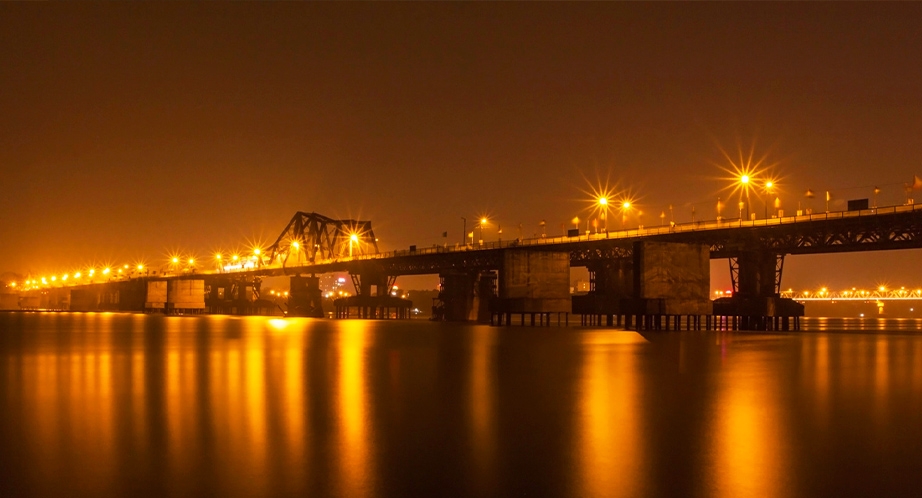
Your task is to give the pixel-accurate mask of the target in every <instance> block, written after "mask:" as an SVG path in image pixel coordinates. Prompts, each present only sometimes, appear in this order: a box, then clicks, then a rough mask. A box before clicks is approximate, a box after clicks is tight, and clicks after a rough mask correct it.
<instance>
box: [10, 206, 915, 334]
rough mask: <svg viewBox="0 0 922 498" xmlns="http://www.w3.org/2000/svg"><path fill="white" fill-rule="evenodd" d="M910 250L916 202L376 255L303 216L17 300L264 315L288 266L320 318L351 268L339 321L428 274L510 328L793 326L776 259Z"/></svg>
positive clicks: (447, 309)
mask: <svg viewBox="0 0 922 498" xmlns="http://www.w3.org/2000/svg"><path fill="white" fill-rule="evenodd" d="M918 247H922V208H920V207H917V206H916V205H914V204H908V205H900V206H888V207H880V208H874V209H859V210H853V211H841V212H827V213H820V214H806V215H797V216H787V217H772V218H767V219H753V220H744V219H722V220H710V221H699V222H691V223H681V224H669V225H662V226H656V227H638V228H636V229H630V230H619V231H612V232H609V231H605V230H596V231H593V232H583V233H574V231H571V232H570V233H569V234H568V235H567V236H560V237H537V238H530V239H515V240H509V241H497V242H490V243H485V244H484V243H481V244H455V245H448V244H443V245H438V246H434V247H427V248H417V247H415V246H410V247H408V248H407V249H404V250H396V251H390V252H380V251H378V248H377V239H376V238H375V234H374V231H373V230H372V226H371V222H370V221H362V220H336V219H332V218H329V217H326V216H323V215H319V214H317V213H306V212H299V213H296V214H295V216H294V217H293V218H292V219H291V220H290V221H289V223H288V224H287V225H286V226H285V228H284V229H283V230H282V232H281V233H280V235H279V236H278V238H277V239H276V241H275V242H274V243H273V244H272V245H270V246H269V248H268V249H267V250H265V251H260V250H257V251H255V254H254V255H252V256H247V257H246V258H243V259H240V260H238V261H228V262H226V264H225V263H223V262H222V266H221V267H220V268H216V269H215V270H214V271H204V272H203V271H195V270H192V271H187V272H180V273H172V272H167V273H166V274H164V273H163V272H161V273H160V274H159V275H158V274H157V272H153V274H151V272H150V271H148V272H147V273H146V274H144V275H143V276H139V275H137V274H136V275H135V278H125V277H122V278H115V275H110V276H109V278H107V279H106V282H105V283H103V282H100V283H93V284H79V283H76V282H77V279H76V278H74V279H71V281H70V282H71V285H69V286H57V287H56V286H54V285H48V283H47V282H46V283H44V284H36V282H35V281H31V282H27V285H26V286H24V287H23V289H22V292H23V296H24V299H25V306H23V307H44V308H48V307H51V308H55V307H59V308H65V303H66V309H74V310H93V309H118V310H126V311H142V310H146V311H165V312H171V311H172V312H182V311H188V312H201V311H208V312H212V313H251V312H270V311H271V310H270V309H268V307H269V305H267V304H266V303H265V302H261V300H260V293H259V287H260V281H261V279H263V278H265V277H269V276H288V277H289V278H290V282H291V287H290V294H289V296H288V303H287V307H288V309H287V311H288V313H289V314H291V315H302V316H324V310H323V309H322V305H321V299H320V296H321V291H320V288H319V279H318V277H317V275H319V274H324V273H329V272H348V273H349V274H350V275H351V277H352V280H353V284H354V286H355V295H354V296H349V297H346V298H342V299H339V300H337V301H336V304H335V306H336V312H335V313H336V316H337V317H341V318H348V317H353V316H356V317H360V318H383V317H397V318H403V317H406V316H407V310H408V309H409V302H408V301H406V300H402V299H399V298H396V297H394V296H391V295H390V292H389V291H390V289H391V286H392V285H393V283H394V281H395V279H396V278H397V277H398V276H401V275H421V274H437V275H439V277H440V282H441V286H440V290H441V292H440V295H439V300H438V302H437V303H436V305H435V306H434V310H433V311H434V316H435V317H436V318H438V319H445V320H478V321H482V322H491V323H499V324H502V323H505V324H508V323H510V321H511V320H512V317H513V315H517V316H518V317H519V318H520V319H521V322H522V323H525V319H526V317H528V318H529V319H530V321H531V323H534V322H535V320H536V319H537V320H538V323H539V324H543V323H549V322H550V320H551V317H552V316H554V315H556V316H557V318H558V320H560V317H561V315H564V316H566V315H568V314H569V313H573V314H577V315H580V316H581V317H582V321H583V323H587V324H603V321H604V324H606V325H613V324H614V323H615V320H617V324H618V325H621V324H622V320H623V321H624V322H623V324H624V325H625V326H634V327H637V328H644V329H658V328H670V327H674V328H680V327H686V328H700V327H702V326H719V327H723V326H726V327H728V328H743V329H775V328H780V329H788V328H791V327H795V328H796V326H797V320H798V317H799V316H802V315H803V306H802V305H801V304H799V303H797V302H796V301H794V300H793V299H791V297H793V296H787V295H783V292H782V286H781V285H782V284H781V280H782V274H783V268H784V258H785V256H787V255H798V254H823V253H839V252H852V251H878V250H892V249H908V248H918ZM709 259H726V260H728V262H729V264H728V270H729V271H730V276H731V282H732V287H733V289H732V295H731V296H730V297H723V298H718V299H716V300H714V301H711V300H710V297H711V296H710V295H709V293H710V285H709V279H710V273H709V267H710V265H709V262H708V260H709ZM571 266H583V267H586V268H587V269H588V270H589V274H590V291H589V293H588V294H587V295H584V296H573V297H572V298H571V296H570V295H569V268H570V267H571ZM100 273H101V272H100ZM97 275H98V274H97ZM75 283H76V285H75ZM37 295H38V296H39V297H36V296H37ZM40 296H45V297H44V298H43V297H40ZM49 296H50V297H49ZM41 299H45V301H44V302H42V301H41ZM37 300H38V302H37Z"/></svg>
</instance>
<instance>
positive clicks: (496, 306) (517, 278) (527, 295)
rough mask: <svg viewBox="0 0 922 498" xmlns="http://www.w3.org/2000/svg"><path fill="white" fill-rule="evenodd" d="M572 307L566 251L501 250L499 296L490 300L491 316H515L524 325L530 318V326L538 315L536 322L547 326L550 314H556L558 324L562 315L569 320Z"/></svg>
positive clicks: (568, 255)
mask: <svg viewBox="0 0 922 498" xmlns="http://www.w3.org/2000/svg"><path fill="white" fill-rule="evenodd" d="M571 308H572V302H571V298H570V254H569V252H565V251H542V250H535V249H506V250H504V251H503V256H502V266H501V268H500V270H499V289H498V297H497V298H495V299H492V300H491V306H490V312H491V314H493V315H500V316H506V317H507V318H509V317H511V315H513V314H518V315H521V317H522V321H523V322H524V318H525V315H529V316H530V317H531V320H530V323H531V324H532V325H534V324H535V316H536V315H537V316H538V317H539V320H538V323H540V324H543V325H547V324H549V323H550V316H551V314H556V315H557V321H558V323H559V322H560V317H561V315H566V316H567V317H569V313H570V310H571ZM491 321H492V320H491ZM507 321H508V320H507Z"/></svg>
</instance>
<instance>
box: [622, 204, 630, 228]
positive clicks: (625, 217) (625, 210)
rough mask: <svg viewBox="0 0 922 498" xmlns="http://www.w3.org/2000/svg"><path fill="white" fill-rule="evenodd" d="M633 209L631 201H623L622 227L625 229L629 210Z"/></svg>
mask: <svg viewBox="0 0 922 498" xmlns="http://www.w3.org/2000/svg"><path fill="white" fill-rule="evenodd" d="M630 209H631V201H621V229H622V230H624V223H625V222H626V221H627V212H628V211H629V210H630Z"/></svg>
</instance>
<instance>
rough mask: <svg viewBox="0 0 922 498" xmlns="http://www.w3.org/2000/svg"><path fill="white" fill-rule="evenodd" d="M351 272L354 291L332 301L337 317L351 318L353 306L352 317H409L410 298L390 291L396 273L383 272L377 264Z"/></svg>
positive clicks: (411, 304) (400, 318) (401, 318)
mask: <svg viewBox="0 0 922 498" xmlns="http://www.w3.org/2000/svg"><path fill="white" fill-rule="evenodd" d="M351 276H352V283H353V285H354V286H355V291H356V295H355V296H349V297H344V298H340V299H337V300H335V301H333V305H334V306H335V307H336V312H335V316H336V318H353V316H352V313H353V310H354V311H355V318H370V319H389V318H395V319H398V320H403V319H408V318H410V308H412V307H413V302H412V301H410V300H408V299H401V298H399V297H396V296H391V294H390V293H391V289H392V288H393V286H394V283H395V282H396V281H397V277H396V276H395V275H385V274H384V273H383V272H382V271H381V270H380V269H377V268H370V269H369V268H366V269H365V271H361V272H359V273H353V274H351Z"/></svg>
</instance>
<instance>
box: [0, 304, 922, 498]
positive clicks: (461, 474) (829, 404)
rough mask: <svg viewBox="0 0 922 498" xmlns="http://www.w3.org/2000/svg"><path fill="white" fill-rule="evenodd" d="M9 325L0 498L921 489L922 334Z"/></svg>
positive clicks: (4, 333) (180, 322)
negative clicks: (18, 497) (27, 497)
mask: <svg viewBox="0 0 922 498" xmlns="http://www.w3.org/2000/svg"><path fill="white" fill-rule="evenodd" d="M804 325H805V328H806V329H807V330H805V331H802V332H797V333H749V332H657V333H644V334H638V333H636V332H632V331H623V330H614V329H596V328H582V327H569V328H565V327H546V328H531V327H518V326H513V327H508V328H499V327H489V326H480V325H459V324H436V323H430V322H424V321H409V322H406V321H405V322H384V321H358V320H344V321H332V320H314V319H300V318H288V319H279V318H267V317H224V316H199V317H163V316H152V315H138V314H107V313H85V314H81V313H0V496H4V497H9V496H132V497H134V496H229V497H236V496H241V497H242V496H247V497H249V496H308V495H309V496H342V497H358V496H387V497H404V496H478V497H479V496H555V497H556V496H579V497H582V496H587V497H588V496H600V497H602V496H605V497H607V496H612V497H619V496H627V497H634V496H683V497H684V496H702V497H711V496H715V497H741V496H759V497H776V496H777V497H780V496H784V497H790V496H805V497H806V496H919V495H920V493H922V473H920V472H919V469H920V468H922V321H915V320H891V321H881V320H871V319H867V320H854V319H846V320H842V319H838V320H822V319H806V320H805V323H804Z"/></svg>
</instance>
